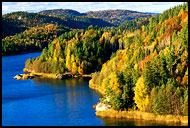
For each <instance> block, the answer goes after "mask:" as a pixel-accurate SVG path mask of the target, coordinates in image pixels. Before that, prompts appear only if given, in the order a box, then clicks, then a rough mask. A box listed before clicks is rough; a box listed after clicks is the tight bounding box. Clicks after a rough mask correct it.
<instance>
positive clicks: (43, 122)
mask: <svg viewBox="0 0 190 128" xmlns="http://www.w3.org/2000/svg"><path fill="white" fill-rule="evenodd" d="M40 54H41V53H28V54H22V55H15V56H6V57H2V125H3V126H105V125H108V126H115V125H117V126H164V125H173V126H174V125H177V124H162V123H156V122H153V121H141V120H129V119H112V118H99V117H96V115H95V110H94V109H93V108H92V106H93V105H94V104H96V103H97V102H99V98H100V97H101V95H100V94H98V93H97V92H96V91H94V90H92V89H90V88H89V84H88V82H89V79H88V78H72V79H66V80H53V79H39V78H35V79H30V80H16V79H14V78H13V77H14V76H15V75H17V74H21V73H24V72H23V71H22V70H23V68H24V63H25V61H26V60H27V59H28V58H29V57H37V56H39V55H40Z"/></svg>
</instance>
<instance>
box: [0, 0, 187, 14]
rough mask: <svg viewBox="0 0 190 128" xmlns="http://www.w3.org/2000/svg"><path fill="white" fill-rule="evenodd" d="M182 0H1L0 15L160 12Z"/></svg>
mask: <svg viewBox="0 0 190 128" xmlns="http://www.w3.org/2000/svg"><path fill="white" fill-rule="evenodd" d="M183 3H184V2H2V15H4V14H6V13H10V12H15V11H27V12H39V11H43V10H50V9H72V10H76V11H78V12H80V13H84V12H88V11H98V10H107V9H125V10H133V11H139V12H152V13H162V12H163V11H164V10H167V9H169V8H171V7H174V6H176V5H181V4H183Z"/></svg>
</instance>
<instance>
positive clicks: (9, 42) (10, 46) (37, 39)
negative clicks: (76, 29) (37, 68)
mask: <svg viewBox="0 0 190 128" xmlns="http://www.w3.org/2000/svg"><path fill="white" fill-rule="evenodd" d="M66 31H69V29H68V28H65V27H63V26H58V25H53V24H49V25H46V26H43V27H33V28H30V29H27V30H25V31H24V32H21V33H17V34H15V35H14V36H7V37H5V38H4V39H2V55H14V54H20V53H25V52H34V51H41V50H42V49H43V48H44V47H47V46H48V43H50V42H52V41H53V39H54V38H56V37H58V36H59V35H61V34H62V33H64V32H66Z"/></svg>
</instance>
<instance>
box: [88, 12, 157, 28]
mask: <svg viewBox="0 0 190 128" xmlns="http://www.w3.org/2000/svg"><path fill="white" fill-rule="evenodd" d="M86 14H87V16H92V17H98V18H101V19H103V20H105V21H108V22H110V23H113V24H114V25H120V24H121V23H123V22H124V21H126V20H132V19H136V18H139V17H152V16H155V15H156V14H153V13H142V12H137V11H130V10H119V9H117V10H101V11H89V12H86Z"/></svg>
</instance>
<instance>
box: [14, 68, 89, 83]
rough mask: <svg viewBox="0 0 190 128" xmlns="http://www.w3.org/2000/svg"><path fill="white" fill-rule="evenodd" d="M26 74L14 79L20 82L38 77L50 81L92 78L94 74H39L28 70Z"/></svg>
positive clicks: (25, 70)
mask: <svg viewBox="0 0 190 128" xmlns="http://www.w3.org/2000/svg"><path fill="white" fill-rule="evenodd" d="M23 71H24V72H25V73H26V74H19V75H16V76H14V77H13V78H14V79H17V80H20V79H23V80H28V79H33V78H36V77H39V78H48V79H62V80H63V79H69V78H78V77H90V78H92V74H72V73H64V74H54V73H37V72H34V71H31V70H28V69H26V68H24V69H23Z"/></svg>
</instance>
